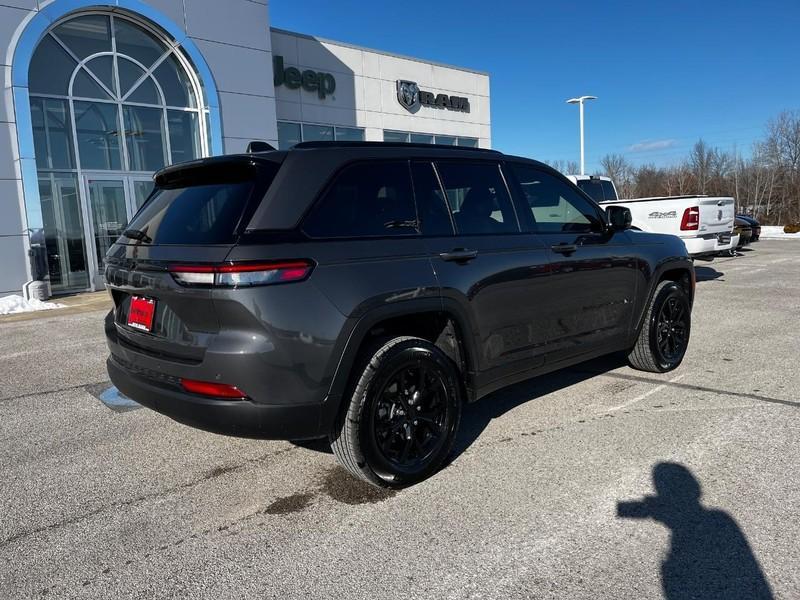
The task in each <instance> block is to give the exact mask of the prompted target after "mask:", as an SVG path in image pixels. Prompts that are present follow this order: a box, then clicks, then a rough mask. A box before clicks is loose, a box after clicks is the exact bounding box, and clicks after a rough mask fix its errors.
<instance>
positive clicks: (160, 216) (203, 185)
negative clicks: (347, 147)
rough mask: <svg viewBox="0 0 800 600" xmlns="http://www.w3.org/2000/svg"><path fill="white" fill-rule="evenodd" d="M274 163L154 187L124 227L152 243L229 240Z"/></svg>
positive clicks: (262, 188)
mask: <svg viewBox="0 0 800 600" xmlns="http://www.w3.org/2000/svg"><path fill="white" fill-rule="evenodd" d="M278 167H279V165H264V166H260V167H259V168H258V169H256V168H254V167H250V166H248V167H247V168H235V167H234V168H229V169H226V170H225V171H224V172H219V173H218V175H215V174H214V173H213V172H211V171H210V170H209V171H206V172H204V173H202V175H201V176H199V177H197V176H195V177H186V178H183V179H177V180H176V181H175V183H171V184H167V185H166V186H164V187H156V188H155V190H154V191H153V193H152V194H151V195H150V197H149V198H148V200H147V202H146V203H145V204H144V206H142V208H141V210H140V211H139V212H138V213H137V214H136V216H135V217H134V218H133V220H132V221H131V222H130V224H129V225H128V228H127V230H126V231H128V232H131V231H133V232H141V233H140V234H138V235H139V237H140V238H141V239H145V240H146V241H147V242H148V243H150V244H179V245H206V244H232V243H234V242H235V241H236V236H237V233H238V229H239V227H238V226H239V223H240V221H241V220H242V216H243V215H244V214H245V212H248V213H251V212H252V211H251V210H249V209H251V208H254V207H252V202H251V199H254V198H256V197H259V198H261V197H263V195H264V192H265V191H266V189H267V188H268V187H269V184H270V183H272V180H273V179H274V177H275V174H276V173H277V170H278ZM144 236H146V238H145V237H144ZM120 241H122V242H126V241H129V240H127V239H126V237H123V238H121V240H120Z"/></svg>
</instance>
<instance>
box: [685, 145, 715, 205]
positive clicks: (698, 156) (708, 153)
mask: <svg viewBox="0 0 800 600" xmlns="http://www.w3.org/2000/svg"><path fill="white" fill-rule="evenodd" d="M715 160H716V150H714V149H713V148H709V146H708V144H706V143H705V142H704V141H703V140H702V139H699V140H697V142H696V143H695V145H694V146H693V147H692V149H691V151H690V152H689V166H690V167H691V168H692V171H693V173H694V178H695V182H696V183H697V188H698V189H697V193H699V194H705V193H706V188H707V187H708V184H709V182H710V181H711V169H712V167H713V163H714V161H715Z"/></svg>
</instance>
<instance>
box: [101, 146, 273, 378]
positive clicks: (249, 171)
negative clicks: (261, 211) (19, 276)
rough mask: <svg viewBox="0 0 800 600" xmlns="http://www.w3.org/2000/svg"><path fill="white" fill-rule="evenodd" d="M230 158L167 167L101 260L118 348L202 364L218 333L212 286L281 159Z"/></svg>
mask: <svg viewBox="0 0 800 600" xmlns="http://www.w3.org/2000/svg"><path fill="white" fill-rule="evenodd" d="M265 156H270V155H260V156H259V157H257V158H256V157H251V156H230V157H220V158H213V159H205V160H202V161H195V162H192V163H185V164H183V165H177V166H174V167H169V168H167V169H165V170H163V171H161V172H159V173H158V174H157V175H156V177H155V182H156V185H155V188H154V190H153V193H152V194H151V196H150V197H149V198H148V200H147V202H146V203H145V204H144V205H143V206H142V208H141V209H140V210H139V212H138V213H137V214H136V215H135V216H134V218H133V219H132V220H131V222H130V224H129V225H128V228H127V229H126V231H125V234H123V236H121V237H120V238H119V239H118V240H117V242H116V243H115V244H114V245H113V246H112V247H111V248H110V249H109V252H108V255H107V256H106V270H105V278H106V285H107V286H108V289H109V290H110V292H111V296H112V298H113V301H114V308H115V310H114V326H115V328H116V332H117V336H118V340H119V342H120V344H122V345H125V346H131V347H133V349H135V350H137V351H141V352H145V353H147V354H150V355H152V356H154V357H157V358H164V359H168V360H174V361H180V362H186V363H190V364H194V363H198V362H200V361H202V359H203V356H204V353H205V349H206V348H207V347H208V344H209V337H210V336H213V335H214V334H215V333H217V332H218V331H219V319H218V317H217V313H216V311H215V309H214V302H213V298H212V293H213V292H212V286H211V285H204V282H205V281H206V280H207V278H209V277H210V278H211V279H212V280H213V278H214V277H215V276H216V275H215V274H214V272H215V269H218V265H221V264H223V263H224V261H225V259H226V257H227V256H228V254H229V253H230V251H231V249H232V248H233V247H234V246H235V244H236V242H237V240H238V238H239V236H240V235H241V233H242V232H243V230H244V228H245V227H246V225H247V222H248V221H249V218H250V217H251V216H252V214H253V211H254V210H255V208H256V207H257V205H258V204H259V202H260V201H261V199H262V198H263V196H264V194H265V192H266V190H267V189H268V188H269V185H270V184H271V182H272V180H273V179H274V177H275V175H276V173H277V171H278V169H279V168H280V165H281V160H282V158H283V156H284V155H283V154H282V153H275V156H274V157H273V158H272V159H269V158H265Z"/></svg>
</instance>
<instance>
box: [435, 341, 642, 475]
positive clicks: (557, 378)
mask: <svg viewBox="0 0 800 600" xmlns="http://www.w3.org/2000/svg"><path fill="white" fill-rule="evenodd" d="M627 365H628V363H627V362H626V360H625V356H624V355H623V354H609V355H606V356H602V357H600V358H596V359H594V360H590V361H588V362H585V363H582V364H581V365H578V366H577V367H575V368H574V369H564V370H561V371H555V372H553V373H550V374H548V375H547V376H546V377H534V378H533V379H528V380H526V381H523V382H521V383H518V384H515V385H512V386H509V387H507V388H503V389H502V390H498V391H496V392H493V393H492V394H489V395H488V396H486V397H485V398H482V399H481V400H480V401H478V402H474V403H472V404H468V405H466V406H465V407H464V412H463V414H462V416H461V426H460V429H459V435H458V436H457V437H456V441H455V444H454V445H453V451H452V452H451V453H450V457H449V459H448V461H447V464H448V465H449V464H450V463H451V462H453V461H454V460H455V459H456V458H458V457H459V456H460V455H461V454H463V453H464V452H466V450H467V449H468V448H469V447H470V446H472V444H474V443H475V442H476V441H477V440H478V438H480V436H481V434H482V433H483V431H484V430H485V429H486V428H487V427H488V426H489V423H490V422H491V421H492V419H497V418H500V417H502V416H503V415H504V414H506V413H507V412H508V411H510V410H513V409H515V408H517V407H518V406H521V405H523V404H526V403H528V402H533V401H535V400H538V399H539V398H542V397H543V396H546V395H548V394H551V393H553V392H557V391H559V390H562V389H564V388H567V387H570V386H572V385H575V384H578V383H580V382H582V381H585V380H587V379H591V378H593V377H597V376H598V375H602V374H603V373H607V372H608V371H613V370H614V369H618V368H620V367H624V366H627Z"/></svg>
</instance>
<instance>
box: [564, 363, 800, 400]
mask: <svg viewBox="0 0 800 600" xmlns="http://www.w3.org/2000/svg"><path fill="white" fill-rule="evenodd" d="M574 372H575V373H585V374H589V375H604V376H606V377H612V378H615V379H624V380H626V381H637V382H644V383H656V384H658V385H660V386H667V387H676V388H680V389H684V390H692V391H695V392H711V393H712V394H718V395H720V396H736V397H738V398H750V399H751V400H758V401H759V402H768V403H770V404H781V405H783V406H791V407H793V408H800V402H797V401H793V400H782V399H780V398H771V397H769V396H761V395H760V394H751V393H748V392H734V391H732V390H720V389H717V388H712V387H705V386H702V385H694V384H691V383H678V382H677V381H663V380H661V379H651V378H649V377H637V376H636V375H625V374H623V373H611V372H608V371H591V370H577V369H575V370H574Z"/></svg>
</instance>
